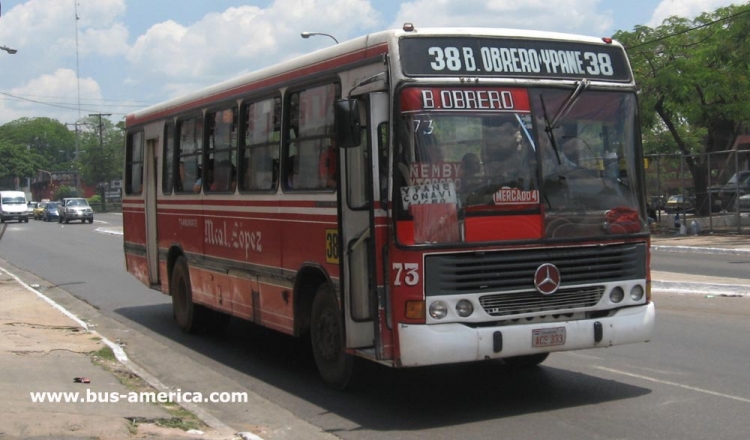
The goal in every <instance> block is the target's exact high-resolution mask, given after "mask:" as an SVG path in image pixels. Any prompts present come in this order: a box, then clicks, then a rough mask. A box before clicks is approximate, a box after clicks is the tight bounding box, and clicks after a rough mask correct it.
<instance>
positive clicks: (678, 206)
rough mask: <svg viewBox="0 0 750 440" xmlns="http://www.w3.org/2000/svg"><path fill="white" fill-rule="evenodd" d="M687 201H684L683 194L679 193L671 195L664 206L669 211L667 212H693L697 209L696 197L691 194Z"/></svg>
mask: <svg viewBox="0 0 750 440" xmlns="http://www.w3.org/2000/svg"><path fill="white" fill-rule="evenodd" d="M685 199H686V201H685V202H683V200H682V194H677V195H674V196H669V199H667V204H666V207H665V208H664V211H666V212H667V214H671V213H675V212H683V211H685V212H691V211H694V210H695V198H694V197H691V196H687V197H686V198H685Z"/></svg>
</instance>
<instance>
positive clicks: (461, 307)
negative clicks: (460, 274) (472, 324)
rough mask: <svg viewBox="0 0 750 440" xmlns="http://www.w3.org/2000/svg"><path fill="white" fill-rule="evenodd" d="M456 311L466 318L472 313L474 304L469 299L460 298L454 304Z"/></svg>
mask: <svg viewBox="0 0 750 440" xmlns="http://www.w3.org/2000/svg"><path fill="white" fill-rule="evenodd" d="M456 313H458V316H460V317H462V318H466V317H468V316H470V315H471V314H472V313H474V306H473V305H472V304H471V301H469V300H466V299H462V300H461V301H459V302H458V303H457V304H456Z"/></svg>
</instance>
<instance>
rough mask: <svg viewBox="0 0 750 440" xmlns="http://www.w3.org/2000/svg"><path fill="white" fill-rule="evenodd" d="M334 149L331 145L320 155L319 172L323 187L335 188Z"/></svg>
mask: <svg viewBox="0 0 750 440" xmlns="http://www.w3.org/2000/svg"><path fill="white" fill-rule="evenodd" d="M336 160H337V156H336V149H335V148H334V146H333V145H331V146H330V147H329V148H328V149H326V151H324V152H323V153H322V154H321V155H320V167H319V172H320V175H321V183H322V185H323V187H325V188H332V189H333V188H336Z"/></svg>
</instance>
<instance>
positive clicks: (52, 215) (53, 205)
mask: <svg viewBox="0 0 750 440" xmlns="http://www.w3.org/2000/svg"><path fill="white" fill-rule="evenodd" d="M57 205H58V203H57V202H49V203H47V205H46V206H45V207H44V209H42V220H43V221H45V222H53V221H55V220H57V219H58V218H60V216H59V215H57Z"/></svg>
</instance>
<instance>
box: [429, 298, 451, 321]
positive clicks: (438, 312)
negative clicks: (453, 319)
mask: <svg viewBox="0 0 750 440" xmlns="http://www.w3.org/2000/svg"><path fill="white" fill-rule="evenodd" d="M447 314H448V306H447V305H446V304H445V303H444V302H442V301H435V302H433V303H432V304H430V316H432V319H443V318H445V316H446V315H447Z"/></svg>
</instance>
